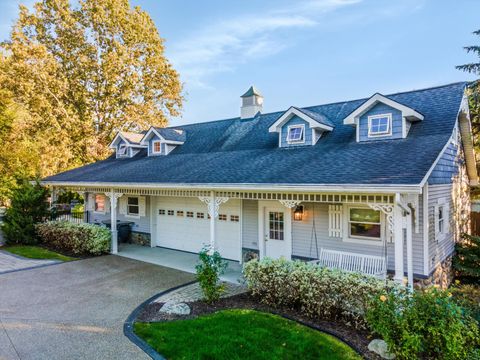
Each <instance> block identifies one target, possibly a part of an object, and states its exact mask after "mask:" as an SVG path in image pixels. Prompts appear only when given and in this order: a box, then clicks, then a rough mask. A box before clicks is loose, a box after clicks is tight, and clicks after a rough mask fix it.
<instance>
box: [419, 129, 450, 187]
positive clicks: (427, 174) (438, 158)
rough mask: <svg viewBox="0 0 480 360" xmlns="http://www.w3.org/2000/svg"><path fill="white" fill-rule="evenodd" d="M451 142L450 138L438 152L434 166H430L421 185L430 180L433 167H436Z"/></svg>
mask: <svg viewBox="0 0 480 360" xmlns="http://www.w3.org/2000/svg"><path fill="white" fill-rule="evenodd" d="M450 142H451V138H450V139H448V141H447V143H446V144H445V145H444V146H443V149H442V150H441V151H440V153H439V154H438V156H437V158H436V159H435V161H434V162H433V164H432V166H430V169H428V171H427V173H426V174H425V176H424V177H423V179H422V181H421V182H420V186H421V187H423V185H425V183H426V182H427V181H428V178H429V177H430V174H431V173H432V171H433V169H435V166H437V164H438V162H439V161H440V159H441V158H442V156H443V154H444V153H445V151H446V150H447V149H448V146H449V145H450Z"/></svg>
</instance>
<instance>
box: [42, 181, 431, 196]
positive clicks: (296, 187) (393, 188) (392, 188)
mask: <svg viewBox="0 0 480 360" xmlns="http://www.w3.org/2000/svg"><path fill="white" fill-rule="evenodd" d="M40 183H41V184H42V185H53V186H66V187H68V186H81V187H115V188H125V187H127V188H131V189H202V190H206V189H207V190H219V191H220V190H253V191H269V190H270V191H273V190H274V191H292V192H323V191H325V192H332V193H338V192H351V193H358V192H363V193H373V194H395V193H399V192H402V193H403V192H407V193H412V194H421V193H422V187H420V186H419V185H403V184H399V185H397V184H394V185H392V184H379V185H365V184H344V185H337V184H334V185H333V184H318V185H311V184H301V183H300V184H289V185H285V184H274V183H273V184H272V183H268V184H258V183H257V184H255V183H243V184H241V183H240V184H217V183H209V184H198V183H191V184H183V183H171V184H170V183H118V182H114V183H112V182H88V181H86V182H81V181H79V182H76V181H41V182H40Z"/></svg>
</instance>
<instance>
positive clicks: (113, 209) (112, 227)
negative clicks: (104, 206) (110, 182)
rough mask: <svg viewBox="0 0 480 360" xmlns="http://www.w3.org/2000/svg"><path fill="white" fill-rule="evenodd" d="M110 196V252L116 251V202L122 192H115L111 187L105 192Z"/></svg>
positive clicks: (115, 252)
mask: <svg viewBox="0 0 480 360" xmlns="http://www.w3.org/2000/svg"><path fill="white" fill-rule="evenodd" d="M105 195H107V196H108V197H109V198H110V222H111V225H110V230H111V232H112V250H111V252H112V254H117V253H118V232H117V203H118V198H120V197H121V196H122V195H123V194H120V193H116V192H115V189H111V190H110V192H109V193H106V194H105Z"/></svg>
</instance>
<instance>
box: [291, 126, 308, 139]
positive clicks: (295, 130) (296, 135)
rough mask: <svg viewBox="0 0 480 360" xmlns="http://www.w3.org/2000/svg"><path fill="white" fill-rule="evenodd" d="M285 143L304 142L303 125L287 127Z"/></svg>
mask: <svg viewBox="0 0 480 360" xmlns="http://www.w3.org/2000/svg"><path fill="white" fill-rule="evenodd" d="M287 141H288V142H289V143H303V142H305V125H292V126H289V127H288V135H287Z"/></svg>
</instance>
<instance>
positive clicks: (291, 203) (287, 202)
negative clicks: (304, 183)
mask: <svg viewBox="0 0 480 360" xmlns="http://www.w3.org/2000/svg"><path fill="white" fill-rule="evenodd" d="M278 201H280V203H281V204H282V205H283V206H285V207H287V208H289V209H293V208H294V207H295V206H297V205H299V204H300V203H301V201H300V200H278Z"/></svg>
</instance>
